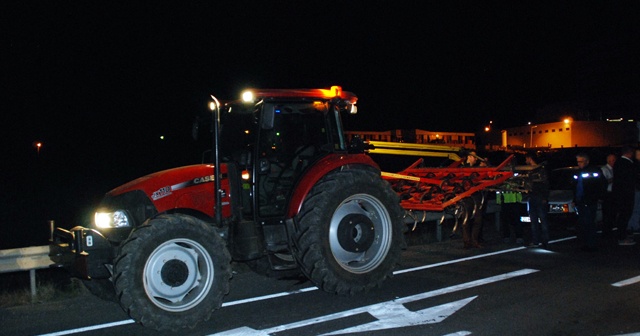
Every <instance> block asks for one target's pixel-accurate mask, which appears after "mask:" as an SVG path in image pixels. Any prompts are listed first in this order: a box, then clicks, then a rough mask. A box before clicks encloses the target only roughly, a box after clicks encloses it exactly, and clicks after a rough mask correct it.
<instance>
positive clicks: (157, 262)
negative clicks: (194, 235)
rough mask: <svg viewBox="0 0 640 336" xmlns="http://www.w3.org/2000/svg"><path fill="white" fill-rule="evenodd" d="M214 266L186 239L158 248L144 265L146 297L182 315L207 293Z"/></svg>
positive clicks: (211, 281) (211, 280) (209, 257)
mask: <svg viewBox="0 0 640 336" xmlns="http://www.w3.org/2000/svg"><path fill="white" fill-rule="evenodd" d="M214 272H215V271H214V265H213V260H212V259H211V256H210V255H209V253H208V252H207V250H206V249H205V248H204V247H203V246H202V245H200V244H199V243H197V242H195V241H193V240H191V239H186V238H179V239H172V240H169V241H166V242H164V243H163V244H161V245H160V246H158V247H157V248H156V249H155V250H153V252H151V255H150V256H149V259H147V262H146V264H145V266H144V274H143V277H144V279H143V282H144V290H145V292H146V293H147V296H148V297H149V299H150V300H151V302H153V304H155V305H156V306H158V307H159V308H161V309H163V310H166V311H170V312H182V311H185V310H189V309H191V308H193V307H195V306H197V305H198V304H199V303H200V302H202V300H204V298H206V297H207V294H208V293H209V291H210V290H211V287H212V286H211V285H212V283H213V281H214Z"/></svg>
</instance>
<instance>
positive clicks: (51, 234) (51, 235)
mask: <svg viewBox="0 0 640 336" xmlns="http://www.w3.org/2000/svg"><path fill="white" fill-rule="evenodd" d="M55 226H56V221H54V220H50V221H49V241H53V230H54V229H55Z"/></svg>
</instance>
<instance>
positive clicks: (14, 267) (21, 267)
mask: <svg viewBox="0 0 640 336" xmlns="http://www.w3.org/2000/svg"><path fill="white" fill-rule="evenodd" d="M51 264H53V262H52V261H51V259H49V246H48V245H44V246H31V247H22V248H16V249H10V250H0V273H10V272H19V271H29V281H30V285H31V297H32V298H33V297H35V296H36V270H38V269H43V268H49V265H51Z"/></svg>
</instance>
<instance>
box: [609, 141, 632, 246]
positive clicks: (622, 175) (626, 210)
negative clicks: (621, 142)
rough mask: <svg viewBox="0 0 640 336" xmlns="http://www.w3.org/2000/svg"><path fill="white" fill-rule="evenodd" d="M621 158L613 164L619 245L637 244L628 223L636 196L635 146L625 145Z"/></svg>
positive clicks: (613, 188) (614, 202)
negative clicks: (628, 230) (629, 230)
mask: <svg viewBox="0 0 640 336" xmlns="http://www.w3.org/2000/svg"><path fill="white" fill-rule="evenodd" d="M620 154H621V155H620V158H619V159H618V161H616V164H615V165H614V166H613V184H612V185H611V197H612V198H613V204H615V224H616V227H617V228H618V232H617V236H618V245H635V243H636V242H635V240H633V236H630V235H629V234H628V232H627V225H628V224H629V219H630V218H631V214H632V212H633V203H634V198H635V179H636V174H635V166H634V164H633V160H632V159H631V158H632V157H633V148H631V147H624V148H622V152H621V153H620Z"/></svg>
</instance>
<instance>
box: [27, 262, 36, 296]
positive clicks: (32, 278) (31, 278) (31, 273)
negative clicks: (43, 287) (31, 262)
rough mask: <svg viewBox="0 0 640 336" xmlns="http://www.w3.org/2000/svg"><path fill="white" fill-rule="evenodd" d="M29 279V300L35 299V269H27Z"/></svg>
mask: <svg viewBox="0 0 640 336" xmlns="http://www.w3.org/2000/svg"><path fill="white" fill-rule="evenodd" d="M29 281H30V283H31V302H33V301H35V299H36V270H35V269H30V270H29Z"/></svg>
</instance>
